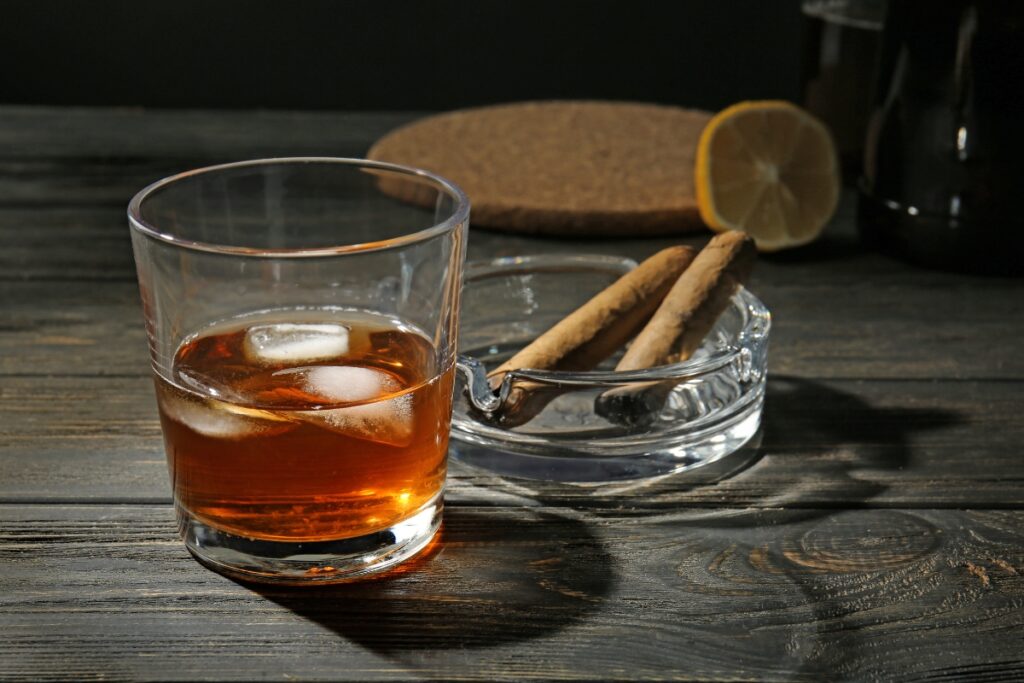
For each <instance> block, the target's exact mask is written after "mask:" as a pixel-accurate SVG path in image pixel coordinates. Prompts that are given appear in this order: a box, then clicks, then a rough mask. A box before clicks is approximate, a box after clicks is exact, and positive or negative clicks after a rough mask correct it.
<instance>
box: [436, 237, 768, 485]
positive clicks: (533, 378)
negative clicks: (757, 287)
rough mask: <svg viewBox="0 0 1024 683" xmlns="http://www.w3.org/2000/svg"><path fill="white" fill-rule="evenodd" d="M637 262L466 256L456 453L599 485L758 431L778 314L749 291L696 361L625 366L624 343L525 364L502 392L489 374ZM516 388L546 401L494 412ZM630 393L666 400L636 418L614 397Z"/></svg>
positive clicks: (501, 471)
mask: <svg viewBox="0 0 1024 683" xmlns="http://www.w3.org/2000/svg"><path fill="white" fill-rule="evenodd" d="M634 267H636V262H635V261H632V260H629V259H625V258H618V257H611V256H589V255H577V256H561V255H559V256H551V255H543V256H522V257H514V258H501V259H496V260H493V261H476V262H470V263H468V264H467V269H466V276H465V285H464V288H463V300H462V317H461V332H460V336H459V351H460V357H459V363H458V365H459V370H460V372H459V380H458V382H457V384H456V389H455V406H454V414H453V418H452V439H453V441H452V447H451V454H452V456H453V457H454V458H456V459H457V460H459V461H461V462H463V463H465V464H467V465H470V466H473V467H478V468H482V469H484V470H487V471H489V472H491V473H494V474H498V475H500V476H503V477H509V478H514V479H526V480H545V481H555V482H562V483H567V484H577V485H581V486H599V485H604V484H614V483H622V482H630V481H635V480H645V479H652V478H657V477H662V476H666V475H670V474H675V473H678V472H682V471H685V470H691V469H695V468H699V467H702V466H704V465H708V464H710V463H712V462H715V461H718V460H720V459H722V458H724V457H725V456H727V455H729V454H731V453H733V452H735V451H737V450H738V449H740V448H741V447H743V446H744V445H745V444H748V442H750V441H751V439H753V438H754V437H755V436H756V435H758V434H759V429H760V424H761V410H762V405H763V402H764V387H765V370H766V366H767V358H768V333H769V329H770V326H771V317H770V314H769V312H768V309H767V308H765V306H764V304H763V303H761V301H760V300H759V299H758V298H757V297H755V296H754V295H753V294H751V293H750V292H749V291H747V290H746V289H742V288H741V289H740V290H738V291H737V292H736V294H734V295H733V297H732V299H731V301H730V304H729V306H728V308H727V309H726V310H725V311H724V312H723V313H722V315H721V316H720V317H719V319H718V321H717V322H716V323H715V326H714V327H713V328H712V330H711V332H709V333H708V335H707V336H706V337H705V339H704V342H703V344H702V345H701V347H700V348H699V349H698V350H697V351H696V352H695V353H694V355H693V356H692V357H691V358H690V359H689V360H687V361H684V362H681V363H675V364H672V365H662V366H658V367H654V368H650V369H645V370H636V371H630V372H616V371H614V367H615V365H616V363H617V362H618V359H619V358H620V357H621V355H622V351H621V350H620V351H619V352H618V353H616V354H615V355H614V356H612V357H611V358H609V359H607V360H606V361H605V362H604V363H602V364H601V365H600V366H599V367H598V368H596V369H595V370H593V371H587V372H559V371H542V370H515V371H512V372H510V373H508V374H507V375H506V376H505V378H504V381H503V383H502V385H501V387H500V388H499V389H498V390H497V391H494V390H492V388H491V386H490V385H489V383H488V381H487V372H488V371H490V370H493V369H494V368H496V367H497V366H498V365H500V364H501V363H502V362H503V361H505V360H506V359H508V358H510V357H511V356H512V355H513V354H515V353H516V352H517V351H519V350H520V349H522V348H523V347H524V346H526V345H527V344H529V343H530V342H532V341H533V340H534V339H536V338H537V337H538V336H539V335H541V334H542V333H543V332H545V331H547V330H548V329H549V328H550V327H552V326H553V325H554V324H555V323H557V322H558V321H559V320H561V319H562V318H564V317H565V316H566V315H567V314H569V313H571V312H572V311H574V310H575V309H576V308H578V307H579V306H581V305H582V304H584V303H585V302H586V301H587V300H589V299H590V298H591V297H592V296H593V295H594V294H596V293H597V292H599V291H601V290H602V289H604V288H605V287H607V286H608V285H609V284H611V283H612V282H614V281H615V280H616V279H618V278H619V277H620V276H621V275H623V274H624V273H626V272H628V271H629V270H631V269H632V268H634ZM517 387H519V388H529V389H530V390H531V391H540V392H542V393H543V394H544V395H545V398H544V400H543V401H542V403H543V404H544V405H543V408H542V409H540V410H539V412H537V414H536V415H535V416H534V417H533V418H532V419H530V420H528V421H526V422H525V423H523V424H519V425H517V426H509V425H504V424H502V422H501V421H499V420H496V419H494V415H495V414H496V413H495V411H496V410H499V409H500V407H501V404H502V401H503V400H504V399H505V398H506V397H508V396H509V394H510V393H512V392H513V390H514V389H516V388H517ZM623 392H626V393H633V394H635V395H644V394H653V395H656V396H658V400H657V401H656V402H655V403H654V404H653V405H654V406H655V408H654V409H652V410H651V411H650V414H649V415H646V416H644V417H643V418H642V419H636V416H635V415H627V414H625V413H623V414H617V413H616V412H615V408H614V406H615V405H616V404H615V403H614V402H609V400H608V398H609V397H610V396H614V395H615V394H617V393H623ZM609 405H610V406H612V410H611V411H610V410H609V408H608V406H609Z"/></svg>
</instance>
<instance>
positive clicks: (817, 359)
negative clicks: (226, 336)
mask: <svg viewBox="0 0 1024 683" xmlns="http://www.w3.org/2000/svg"><path fill="white" fill-rule="evenodd" d="M125 248H127V247H125ZM57 251H58V252H60V251H61V250H60V248H59V247H58V248H57ZM74 264H75V261H74V259H73V258H70V257H69V258H68V260H67V272H70V273H73V272H74V271H75V267H76V266H75V265H74ZM753 288H754V291H756V292H757V293H758V294H759V295H760V296H761V297H763V298H764V299H765V301H767V302H768V304H769V306H770V307H771V310H772V313H773V328H772V344H771V353H770V356H769V366H770V368H771V370H772V371H773V372H779V373H785V374H796V375H801V376H809V377H822V378H829V377H841V378H882V379H900V378H919V379H926V378H936V379H956V378H962V379H986V378H987V379H1024V355H1022V354H1021V353H1020V352H1019V348H1020V339H1021V337H1022V336H1024V291H1022V292H1021V294H1022V296H1021V297H1019V298H1018V297H1015V296H1011V295H1010V292H1011V291H1012V290H1010V289H1008V288H1000V287H999V286H998V285H996V284H994V283H990V284H988V285H987V286H985V285H982V286H979V287H958V288H953V287H950V288H947V289H945V290H944V291H942V294H941V299H942V306H941V308H942V312H941V315H939V314H937V312H936V304H935V301H936V298H937V297H936V290H935V289H934V288H933V287H932V286H930V285H927V286H915V285H910V284H908V285H904V286H901V287H900V288H899V295H898V296H892V298H891V299H885V298H883V296H884V292H880V291H878V290H874V289H871V288H867V287H865V288H862V289H860V290H859V291H858V290H855V289H851V288H849V287H847V286H845V285H839V286H834V285H828V284H826V283H822V284H821V285H820V286H817V287H813V288H811V287H804V286H786V285H782V286H780V285H775V284H774V283H773V282H772V281H771V280H770V279H768V276H762V277H760V278H759V279H758V280H757V281H756V282H755V284H754V285H753ZM0 330H3V331H4V334H2V335H0V374H5V373H26V372H36V373H39V374H64V373H94V374H103V373H108V374H109V373H116V374H124V373H128V372H134V373H138V374H144V373H145V372H146V371H147V370H146V369H147V367H148V366H147V363H146V359H145V353H146V348H147V347H146V344H145V341H144V331H143V324H142V313H141V309H140V306H139V302H138V288H137V286H136V284H135V282H134V279H133V278H132V279H125V280H124V281H120V282H76V281H69V282H52V281H50V282H37V283H19V282H0ZM982 340H983V341H982ZM979 344H981V345H980V346H979Z"/></svg>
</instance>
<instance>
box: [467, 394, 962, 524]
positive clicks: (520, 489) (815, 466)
mask: <svg viewBox="0 0 1024 683" xmlns="http://www.w3.org/2000/svg"><path fill="white" fill-rule="evenodd" d="M962 421H963V417H962V416H961V415H959V414H957V413H955V412H952V411H948V410H935V409H930V408H914V407H900V408H880V407H876V406H873V405H871V404H870V403H869V402H868V401H866V400H865V399H864V398H862V397H860V396H857V395H855V394H852V393H848V392H845V391H841V390H839V389H837V388H835V387H834V386H829V385H828V384H826V383H823V382H817V381H813V380H808V379H803V378H800V377H793V376H785V375H771V376H770V378H769V380H768V386H767V390H766V397H765V409H764V416H763V419H762V427H761V432H760V435H759V437H758V439H754V440H752V441H751V442H750V443H749V444H748V445H747V446H745V447H744V448H742V449H740V450H739V451H737V452H735V453H733V454H731V455H730V456H727V457H726V458H723V459H722V460H721V461H719V462H716V463H712V464H710V465H708V466H705V467H701V468H697V469H695V470H692V471H690V472H683V473H680V474H677V475H672V476H670V477H666V478H664V479H660V480H656V481H652V482H649V483H641V484H637V485H632V486H627V487H622V488H620V489H619V490H616V491H612V492H610V493H606V494H598V493H588V492H587V491H585V490H580V489H574V488H573V487H571V486H565V485H551V484H546V483H539V484H538V483H534V482H493V481H492V482H490V483H488V484H487V486H488V487H490V486H494V487H498V488H502V489H504V490H507V491H510V492H513V493H516V494H518V495H520V496H523V497H529V498H532V499H534V500H537V501H540V502H542V503H544V504H546V505H551V506H567V507H572V508H575V509H577V510H581V511H587V512H591V513H593V514H595V515H603V514H606V513H608V514H612V515H615V516H620V515H622V514H635V515H652V514H654V515H658V514H671V515H673V518H674V519H677V520H682V519H688V518H692V519H694V520H696V521H699V523H701V524H706V523H708V522H711V523H716V520H717V523H718V524H721V525H724V526H736V527H741V526H744V525H745V524H753V525H756V524H759V523H760V521H759V520H760V517H761V515H760V514H759V512H758V510H763V509H766V508H780V507H785V508H790V509H802V510H806V515H807V516H814V515H816V514H827V511H828V510H830V509H835V508H836V507H837V506H838V507H844V508H857V507H862V506H863V505H864V504H865V503H866V502H867V501H869V500H871V499H872V498H874V497H876V496H878V495H880V494H881V493H883V492H884V491H885V490H886V489H887V488H888V487H889V483H888V481H890V480H891V477H885V476H878V474H877V471H878V470H891V471H898V470H900V469H902V468H904V467H906V466H908V465H909V464H910V462H911V460H912V456H913V442H914V438H915V435H917V434H919V433H921V432H924V431H929V430H933V429H939V428H943V427H948V426H952V425H956V424H958V423H961V422H962ZM862 473H863V474H862ZM744 520H747V521H744Z"/></svg>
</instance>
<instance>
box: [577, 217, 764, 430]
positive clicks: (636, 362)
mask: <svg viewBox="0 0 1024 683" xmlns="http://www.w3.org/2000/svg"><path fill="white" fill-rule="evenodd" d="M756 258H757V250H756V249H755V248H754V242H753V240H751V239H750V238H749V237H747V236H746V235H744V234H743V233H741V232H735V231H734V232H726V233H722V234H720V235H716V236H715V237H714V238H712V240H711V241H710V242H708V245H707V246H706V247H704V249H702V250H701V252H700V253H699V254H698V255H697V257H696V258H695V259H694V260H693V263H692V264H691V265H690V267H689V268H687V269H686V270H685V271H684V272H683V274H682V275H680V276H679V279H678V280H677V281H676V283H675V285H673V286H672V289H671V290H670V291H669V293H668V295H667V296H666V297H665V300H664V301H662V302H661V306H659V307H658V310H657V311H656V312H655V313H654V316H653V317H652V318H651V320H650V322H649V323H647V325H646V327H644V329H643V330H641V331H640V334H638V335H637V337H636V339H634V340H633V343H632V345H631V346H630V347H629V349H627V351H626V353H625V355H623V356H622V359H621V360H620V361H619V364H618V365H616V366H615V369H616V370H619V371H627V370H641V369H644V368H650V367H654V366H656V365H665V364H668V363H678V362H680V361H684V360H686V359H688V358H689V357H690V356H691V355H693V352H694V351H696V350H697V348H698V347H699V346H700V344H701V341H703V339H704V337H705V336H706V335H707V333H708V332H710V331H711V328H712V327H713V326H714V324H715V321H716V320H718V316H720V315H721V314H722V311H724V310H725V308H726V307H727V306H728V305H729V300H730V299H731V298H732V295H733V293H734V292H735V291H736V290H737V289H738V288H739V286H740V285H742V284H743V283H744V282H746V280H747V278H748V277H750V272H751V270H753V267H754V261H755V260H756ZM674 386H675V383H674V382H659V383H654V384H645V385H640V386H629V387H621V388H617V389H611V390H609V391H606V392H604V393H603V394H601V396H599V397H598V398H597V401H596V404H595V406H594V407H595V410H596V411H597V413H598V414H599V415H601V416H603V417H604V418H605V419H607V420H610V421H612V422H615V423H618V424H622V425H627V426H631V427H636V426H644V425H647V424H650V423H651V422H652V421H653V420H654V419H655V418H656V417H657V415H658V412H660V410H661V407H662V406H663V405H664V403H665V399H666V398H667V396H668V393H669V392H670V391H671V390H672V388H673V387H674Z"/></svg>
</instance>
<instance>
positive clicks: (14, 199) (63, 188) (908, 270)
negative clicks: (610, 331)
mask: <svg viewBox="0 0 1024 683" xmlns="http://www.w3.org/2000/svg"><path fill="white" fill-rule="evenodd" d="M411 118H413V117H412V116H411V115H409V114H402V115H398V114H307V113H294V114H293V113H256V112H246V113H240V112H238V113H203V112H143V111H135V110H75V109H39V108H12V107H7V108H0V302H2V303H0V374H2V377H0V623H2V631H0V634H2V635H0V678H2V679H4V680H15V679H62V678H71V679H96V680H99V679H168V678H170V679H201V678H209V679H289V680H290V679H338V678H350V679H418V678H428V679H430V678H437V679H446V680H447V679H472V680H494V679H522V678H544V679H549V678H567V679H568V678H584V679H595V678H605V679H652V678H673V679H688V678H693V679H716V680H724V679H728V680H735V679H766V680H808V681H815V680H835V679H882V680H904V681H910V680H930V681H945V680H952V679H955V678H960V677H964V678H970V679H973V680H979V681H982V680H983V681H995V680H1010V679H1016V680H1020V679H1022V678H1024V457H1022V456H1024V453H1022V448H1021V444H1022V442H1024V419H1022V417H1021V410H1022V408H1024V402H1022V398H1024V395H1022V388H1024V354H1022V353H1021V351H1022V350H1024V344H1022V341H1021V340H1022V338H1024V316H1022V313H1024V296H1022V295H1024V283H1022V281H1020V280H1008V279H992V278H980V277H968V276H961V275H953V274H945V273H938V272H931V271H927V270H920V269H917V268H913V267H910V266H906V265H904V264H902V263H899V262H897V261H894V260H891V259H889V258H886V257H883V256H879V255H875V254H871V253H866V252H864V251H863V250H861V248H860V247H859V246H858V244H857V240H856V237H855V233H854V229H853V204H852V201H850V199H851V198H849V197H847V198H846V201H845V203H844V205H843V207H842V209H841V211H840V214H839V216H838V217H837V218H836V220H835V221H834V224H833V225H832V226H831V227H830V229H829V231H828V233H827V234H826V235H825V237H824V238H823V239H822V240H821V241H820V242H819V243H818V244H816V245H815V246H813V247H811V248H808V249H805V250H803V251H800V252H798V253H793V254H791V255H790V254H786V255H780V256H777V257H773V258H766V259H764V260H763V262H762V263H761V264H760V266H759V270H758V271H757V274H756V276H755V278H754V281H753V284H752V289H753V290H754V291H755V292H757V293H758V294H759V295H760V296H761V298H763V300H764V301H765V302H766V303H767V304H768V305H769V306H770V307H771V309H772V311H773V314H774V328H773V332H772V351H771V361H770V373H771V376H770V380H769V386H768V397H767V404H766V405H767V407H766V412H765V426H764V435H763V441H762V444H761V447H760V449H759V458H758V459H757V460H756V462H754V463H753V464H751V465H750V466H749V467H748V468H746V469H745V470H743V471H742V472H740V473H738V474H736V475H734V476H732V477H730V478H727V479H725V480H723V481H720V482H718V483H716V484H713V483H709V484H704V485H690V484H687V483H684V482H672V481H671V480H670V481H669V482H667V483H663V484H661V485H659V486H657V487H654V488H653V489H652V490H650V491H643V492H638V493H635V494H634V495H632V496H621V497H618V498H612V499H604V500H593V499H591V498H589V497H588V496H587V495H585V494H582V493H578V492H577V493H575V494H574V493H572V492H566V491H562V490H558V489H554V488H552V489H550V490H543V491H541V492H540V494H539V495H537V496H533V497H531V496H524V495H521V494H520V493H518V492H516V491H515V490H513V489H510V488H509V487H507V486H503V485H502V484H501V483H500V482H499V481H497V480H495V479H492V478H490V477H487V476H482V475H480V474H478V473H473V472H470V471H468V470H467V469H465V468H463V467H461V466H459V465H457V464H456V465H455V466H454V467H453V471H452V473H451V477H450V489H449V495H448V509H447V511H446V523H445V529H444V532H443V544H442V545H441V547H440V550H439V551H438V552H437V553H436V554H434V555H433V556H432V557H430V558H428V559H427V560H426V561H423V562H420V563H418V564H417V565H416V566H415V567H414V570H413V571H409V572H406V573H404V574H402V575H400V576H398V577H397V578H394V579H391V580H388V581H378V582H373V583H365V584H357V585H349V586H344V587H339V588H331V589H325V590H315V591H297V590H284V589H266V588H254V587H250V586H244V585H240V584H238V583H234V582H232V581H230V580H228V579H226V578H223V577H221V576H219V575H217V574H214V573H212V572H210V571H207V570H205V569H203V568H202V567H200V566H199V565H198V564H197V563H196V562H195V561H193V560H192V559H191V558H190V557H189V555H188V553H187V552H186V551H185V549H184V547H183V546H182V544H181V542H180V541H179V540H178V538H177V536H176V534H175V528H174V519H173V513H172V510H171V506H170V504H169V502H170V500H169V492H168V483H167V474H166V468H165V464H164V457H163V453H162V445H161V440H160V432H159V425H158V422H157V417H156V408H155V403H154V399H153V388H152V384H151V382H150V379H149V373H148V359H147V356H146V343H145V341H144V331H143V325H142V317H141V313H140V309H139V304H138V292H137V288H136V284H135V274H134V270H133V266H132V260H131V255H130V250H129V243H128V229H127V226H126V222H125V217H124V211H125V204H126V202H127V200H128V198H129V197H130V196H131V195H132V194H133V193H134V192H135V191H136V190H137V189H139V188H141V187H142V186H143V185H145V184H146V183H148V182H149V181H151V180H154V179H156V178H159V177H162V176H164V175H166V174H169V173H171V172H175V171H179V170H184V169H187V168H190V167H194V166H197V165H203V164H208V163H213V162H221V161H228V160H236V159H240V158H253V157H261V156H273V155H302V154H315V155H339V156H359V155H361V154H362V153H363V152H364V151H365V150H366V148H367V147H368V146H369V144H370V143H371V142H372V141H373V140H374V139H376V137H377V136H379V135H381V134H382V133H384V132H385V131H387V130H389V129H391V128H392V127H394V126H395V125H398V124H400V123H403V122H405V121H408V120H410V119H411ZM702 239H704V237H699V238H690V239H687V240H686V241H688V242H695V243H696V242H700V241H701V240H702ZM667 243H668V241H666V240H632V241H629V240H626V241H603V242H597V241H595V242H580V241H562V240H538V239H532V238H524V237H513V236H505V235H500V234H496V233H487V232H483V231H474V232H473V233H472V236H471V240H470V248H469V251H470V258H483V257H493V256H497V255H510V254H527V253H536V252H541V251H543V252H599V253H607V254H622V255H628V256H633V257H643V256H645V255H647V254H649V253H651V252H653V251H655V250H656V249H658V248H661V247H662V246H664V245H665V244H667Z"/></svg>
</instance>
